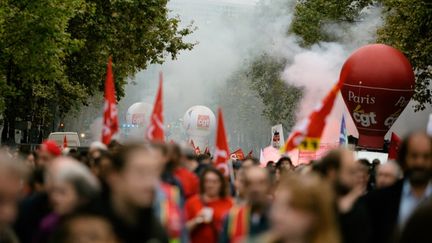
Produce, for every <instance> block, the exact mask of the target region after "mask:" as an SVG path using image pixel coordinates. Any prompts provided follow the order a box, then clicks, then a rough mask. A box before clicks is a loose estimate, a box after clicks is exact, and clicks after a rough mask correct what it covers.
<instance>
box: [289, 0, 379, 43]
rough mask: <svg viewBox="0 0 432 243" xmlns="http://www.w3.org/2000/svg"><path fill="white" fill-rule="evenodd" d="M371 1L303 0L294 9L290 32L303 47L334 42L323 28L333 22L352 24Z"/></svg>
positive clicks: (333, 38)
mask: <svg viewBox="0 0 432 243" xmlns="http://www.w3.org/2000/svg"><path fill="white" fill-rule="evenodd" d="M372 2H373V1H372V0H355V1H353V0H303V1H299V2H298V4H297V5H296V7H295V13H294V20H293V22H292V24H291V29H290V32H292V33H295V34H297V35H298V36H300V37H301V38H302V40H301V44H302V45H303V46H311V45H313V44H315V43H318V42H320V41H335V37H334V36H332V35H331V34H329V33H327V32H326V31H325V30H324V28H323V27H324V26H325V25H326V24H329V23H334V22H347V23H352V22H354V21H356V18H357V17H358V14H359V12H360V10H361V9H363V8H364V7H365V6H367V5H369V4H371V3H372Z"/></svg>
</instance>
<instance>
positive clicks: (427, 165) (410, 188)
mask: <svg viewBox="0 0 432 243" xmlns="http://www.w3.org/2000/svg"><path fill="white" fill-rule="evenodd" d="M398 162H399V164H400V166H401V168H402V170H403V171H404V179H403V180H401V181H399V182H397V183H396V184H395V185H393V186H391V187H388V188H384V189H382V190H377V191H373V192H371V193H370V194H369V195H368V196H367V197H366V204H367V210H368V213H369V217H370V219H371V220H370V225H371V226H372V242H373V243H375V242H376V243H378V242H379V243H387V242H393V239H394V236H395V233H397V231H399V230H401V229H403V227H404V224H405V223H406V221H407V219H408V218H409V217H410V216H411V214H412V213H413V211H414V210H415V209H416V208H417V207H418V206H419V205H420V204H422V203H423V202H424V201H426V200H427V199H428V198H430V196H431V195H432V183H431V180H430V179H431V171H432V141H431V138H430V137H429V136H428V135H426V134H424V133H414V134H411V135H410V136H408V137H407V138H406V139H405V140H404V141H403V142H402V145H401V147H400V150H399V156H398Z"/></svg>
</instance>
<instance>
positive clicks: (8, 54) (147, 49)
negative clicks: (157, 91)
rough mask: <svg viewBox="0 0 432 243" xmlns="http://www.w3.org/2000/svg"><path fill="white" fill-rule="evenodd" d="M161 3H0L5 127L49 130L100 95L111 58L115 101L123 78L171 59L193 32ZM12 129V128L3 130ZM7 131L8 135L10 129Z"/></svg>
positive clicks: (54, 0) (98, 0)
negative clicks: (26, 123) (25, 124)
mask: <svg viewBox="0 0 432 243" xmlns="http://www.w3.org/2000/svg"><path fill="white" fill-rule="evenodd" d="M166 4H167V0H152V1H141V0H111V1H110V0H37V1H32V0H3V1H1V2H0V112H1V111H2V110H3V109H4V108H5V110H4V112H3V113H4V118H5V121H6V124H8V125H10V126H12V127H13V126H14V123H15V121H16V120H31V121H33V122H34V123H36V124H42V125H45V126H46V125H47V124H50V123H51V121H52V119H53V118H55V117H62V116H63V115H64V114H65V113H66V112H68V111H69V110H70V109H72V108H74V107H76V106H78V105H79V104H82V103H84V104H85V103H86V101H87V100H88V99H89V98H90V97H92V96H93V95H94V94H96V93H98V92H100V91H102V90H103V84H104V79H105V69H106V63H107V60H108V57H109V56H110V55H112V56H113V62H114V65H113V69H114V74H115V77H116V88H117V92H118V97H122V96H123V87H124V85H125V84H126V78H127V77H128V76H131V75H134V74H135V73H136V72H137V71H138V70H141V69H145V68H146V67H147V65H148V64H150V63H162V62H163V61H164V59H165V58H166V57H167V56H168V55H170V57H171V58H176V56H177V55H178V53H179V52H180V51H182V50H190V49H192V48H193V46H194V44H192V43H187V42H184V41H183V37H184V36H186V35H189V34H190V33H191V32H192V31H193V29H192V28H191V27H187V28H184V29H181V28H180V27H179V20H178V19H177V18H169V17H168V10H167V8H166ZM9 130H11V129H9ZM12 131H13V130H12ZM4 137H5V136H4V134H3V138H4Z"/></svg>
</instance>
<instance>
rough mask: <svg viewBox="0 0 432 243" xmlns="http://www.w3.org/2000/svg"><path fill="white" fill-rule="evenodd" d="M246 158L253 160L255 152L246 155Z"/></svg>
mask: <svg viewBox="0 0 432 243" xmlns="http://www.w3.org/2000/svg"><path fill="white" fill-rule="evenodd" d="M246 158H253V150H251V151H249V153H248V154H247V155H246Z"/></svg>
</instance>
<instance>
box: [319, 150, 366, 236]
mask: <svg viewBox="0 0 432 243" xmlns="http://www.w3.org/2000/svg"><path fill="white" fill-rule="evenodd" d="M313 170H314V171H315V172H318V173H319V174H321V176H322V177H323V178H324V179H325V180H327V181H328V182H329V183H330V184H332V185H333V188H334V193H335V204H336V209H337V211H336V213H337V216H338V219H339V225H340V232H341V234H342V242H343V243H365V242H369V237H370V230H369V227H368V224H367V223H368V218H367V214H366V208H365V205H364V203H363V201H362V200H361V196H362V195H364V193H365V192H366V187H365V184H364V183H362V180H361V177H362V166H361V165H360V164H359V163H358V162H357V161H356V160H355V159H354V154H353V152H352V151H349V150H346V149H339V150H333V151H331V152H329V153H328V154H327V155H326V156H324V157H323V158H322V159H321V160H320V161H318V162H317V163H316V164H314V165H313Z"/></svg>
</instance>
